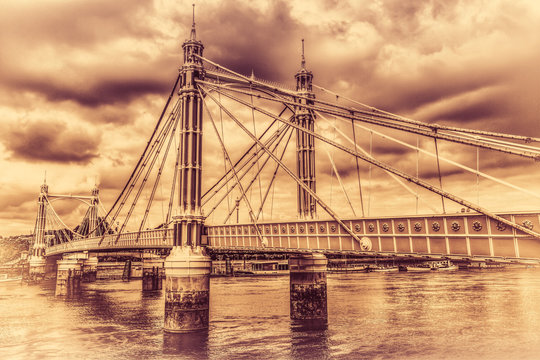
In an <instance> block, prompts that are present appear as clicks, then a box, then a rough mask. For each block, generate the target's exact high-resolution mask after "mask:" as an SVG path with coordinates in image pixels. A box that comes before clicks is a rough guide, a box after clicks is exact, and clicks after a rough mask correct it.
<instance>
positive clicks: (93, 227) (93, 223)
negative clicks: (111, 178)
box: [88, 186, 101, 237]
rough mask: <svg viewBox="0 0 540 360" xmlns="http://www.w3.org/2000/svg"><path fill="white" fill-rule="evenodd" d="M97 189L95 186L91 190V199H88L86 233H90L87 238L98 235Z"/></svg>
mask: <svg viewBox="0 0 540 360" xmlns="http://www.w3.org/2000/svg"><path fill="white" fill-rule="evenodd" d="M98 214H99V189H98V187H97V186H94V188H93V189H92V199H90V209H89V213H88V231H91V233H89V234H88V236H89V237H90V236H99V235H101V234H98V229H97V227H98V224H99V218H98Z"/></svg>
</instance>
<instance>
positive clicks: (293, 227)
mask: <svg viewBox="0 0 540 360" xmlns="http://www.w3.org/2000/svg"><path fill="white" fill-rule="evenodd" d="M295 231H296V227H295V226H294V225H291V233H293V234H294V232H295Z"/></svg>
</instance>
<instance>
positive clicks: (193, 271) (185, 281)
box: [164, 246, 212, 333]
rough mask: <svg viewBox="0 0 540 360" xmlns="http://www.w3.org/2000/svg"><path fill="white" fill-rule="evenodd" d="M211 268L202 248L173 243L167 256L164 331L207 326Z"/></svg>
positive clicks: (193, 329)
mask: <svg viewBox="0 0 540 360" xmlns="http://www.w3.org/2000/svg"><path fill="white" fill-rule="evenodd" d="M211 271H212V260H211V259H210V257H208V256H206V254H205V252H204V249H203V248H201V247H190V246H175V247H173V249H172V250H171V253H170V255H169V256H168V257H167V258H166V259H165V276H166V277H165V324H164V330H165V331H167V332H175V333H186V332H193V331H198V330H205V329H208V319H209V302H210V272H211Z"/></svg>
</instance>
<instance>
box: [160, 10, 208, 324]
mask: <svg viewBox="0 0 540 360" xmlns="http://www.w3.org/2000/svg"><path fill="white" fill-rule="evenodd" d="M182 49H183V51H184V64H183V65H182V68H181V69H180V72H181V75H182V76H181V82H180V89H179V95H180V98H181V102H182V112H181V119H180V148H179V151H180V152H181V153H180V166H179V170H178V171H179V173H178V176H177V178H178V192H179V206H178V215H177V216H175V217H174V219H173V222H174V244H173V249H172V250H171V253H170V255H169V256H168V257H167V259H166V260H165V325H164V329H165V331H168V332H191V331H197V330H203V329H207V328H208V319H209V299H210V278H209V276H210V272H211V270H212V262H211V260H210V258H209V257H208V256H206V253H205V251H204V248H202V247H201V240H202V230H203V226H204V217H203V215H202V212H201V169H202V168H201V162H202V161H201V160H202V110H203V109H202V106H203V103H202V101H203V99H202V97H201V95H200V93H199V91H198V90H197V84H196V80H197V79H203V78H204V69H203V64H202V61H201V59H199V58H198V57H197V56H195V55H200V56H202V53H203V49H204V46H203V44H202V42H200V41H198V40H196V33H195V19H194V20H193V26H192V29H191V36H190V39H189V40H186V41H185V42H184V44H183V45H182Z"/></svg>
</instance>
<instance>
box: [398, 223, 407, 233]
mask: <svg viewBox="0 0 540 360" xmlns="http://www.w3.org/2000/svg"><path fill="white" fill-rule="evenodd" d="M397 228H398V230H399V232H403V231H404V230H405V225H403V223H399V224H397Z"/></svg>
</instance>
